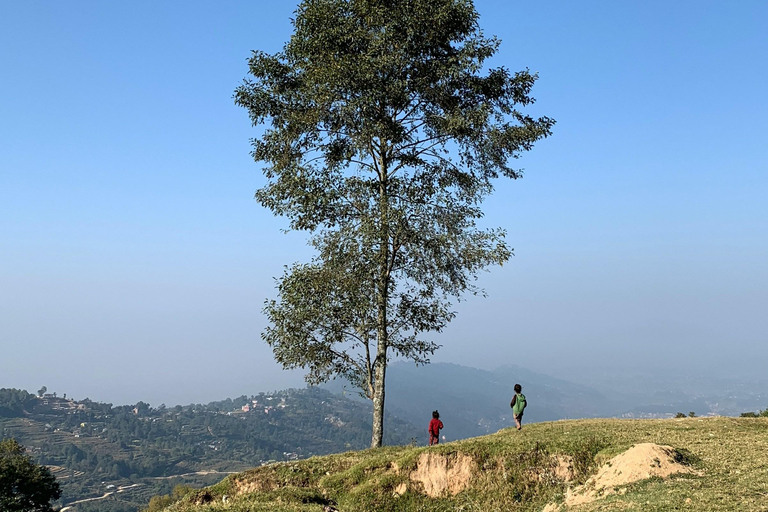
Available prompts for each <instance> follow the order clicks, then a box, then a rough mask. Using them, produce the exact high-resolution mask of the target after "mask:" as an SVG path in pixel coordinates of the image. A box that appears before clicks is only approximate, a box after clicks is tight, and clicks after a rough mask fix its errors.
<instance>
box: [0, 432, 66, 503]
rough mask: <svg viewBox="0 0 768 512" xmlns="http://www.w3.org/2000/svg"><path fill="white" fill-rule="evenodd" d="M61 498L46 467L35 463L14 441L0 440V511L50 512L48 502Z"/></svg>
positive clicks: (53, 478)
mask: <svg viewBox="0 0 768 512" xmlns="http://www.w3.org/2000/svg"><path fill="white" fill-rule="evenodd" d="M60 497H61V490H60V489H59V484H58V483H57V482H56V478H55V477H54V476H53V475H52V474H51V472H50V471H49V470H48V468H47V467H45V466H40V465H38V464H35V463H34V462H33V461H32V459H31V458H30V457H29V456H28V455H27V454H26V453H24V447H23V446H22V445H20V444H19V443H17V442H16V441H15V440H14V439H3V440H2V441H0V510H2V511H3V512H52V511H53V508H51V501H54V500H57V499H59V498H60Z"/></svg>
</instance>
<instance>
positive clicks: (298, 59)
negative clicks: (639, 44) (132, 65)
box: [235, 0, 554, 446]
mask: <svg viewBox="0 0 768 512" xmlns="http://www.w3.org/2000/svg"><path fill="white" fill-rule="evenodd" d="M293 24H294V33H293V35H292V36H291V39H290V40H289V41H288V42H287V43H286V45H285V46H284V48H283V51H282V52H280V53H277V54H275V55H269V54H266V53H264V52H260V51H256V52H254V53H253V56H252V57H251V59H250V61H249V64H250V75H251V77H250V78H249V79H247V80H245V82H244V83H243V84H242V85H241V86H240V87H239V88H238V89H237V90H236V93H235V100H236V103H237V104H238V105H240V106H243V107H245V108H246V109H247V110H248V112H249V115H250V117H251V119H252V121H253V123H254V124H255V125H261V124H266V125H268V126H267V128H266V130H265V131H264V134H263V135H262V136H261V137H260V138H259V139H256V140H254V141H253V147H254V151H253V156H254V158H255V159H256V160H257V161H261V162H264V163H265V167H264V174H265V176H266V177H267V180H268V182H267V184H266V186H264V187H263V188H262V189H260V190H258V191H257V192H256V198H257V199H258V200H259V201H260V202H261V204H262V205H263V206H265V207H267V208H269V209H270V210H272V211H273V212H274V213H275V214H276V215H281V216H285V217H287V219H288V220H289V225H290V227H291V228H292V229H296V230H304V231H308V232H310V233H312V238H311V243H312V245H313V246H314V248H315V249H316V250H317V255H316V257H315V258H314V259H313V260H312V261H311V262H310V263H301V264H298V263H297V264H294V265H293V266H290V267H289V268H287V270H286V271H285V273H284V275H283V276H282V277H281V278H280V279H279V280H278V295H279V297H278V299H276V300H270V301H268V302H267V303H266V306H265V309H264V311H265V313H266V315H267V316H268V318H269V320H270V326H269V327H268V328H267V329H266V330H265V331H264V333H263V338H264V340H265V341H266V342H267V343H268V344H269V345H270V346H271V347H272V349H273V352H274V355H275V358H276V360H277V361H278V362H279V363H281V364H282V365H283V366H284V367H286V368H296V367H301V368H306V369H307V370H308V374H307V381H308V382H310V383H319V382H324V381H327V380H328V379H330V378H331V377H333V376H335V375H342V376H344V377H345V378H346V379H348V380H349V381H350V382H352V383H353V384H354V385H356V386H359V388H360V389H361V390H362V393H363V394H364V395H365V396H367V397H368V398H370V399H372V400H373V402H374V423H373V433H374V435H373V442H372V444H373V445H374V446H376V445H379V444H380V443H381V433H382V432H381V431H382V425H381V422H382V419H383V403H384V378H385V368H386V365H387V362H388V358H390V357H391V356H393V355H394V356H399V357H402V358H405V359H410V360H413V361H415V362H416V363H417V364H423V363H427V362H428V361H429V356H430V355H432V354H433V353H434V352H435V350H437V349H438V348H439V345H437V344H436V343H435V342H434V341H433V340H432V339H430V337H429V336H430V333H435V332H440V331H442V330H443V329H444V328H445V326H446V325H447V324H448V323H449V322H450V321H451V320H452V319H453V317H454V315H455V313H454V311H453V310H452V301H453V300H458V299H459V298H460V297H461V296H462V295H463V294H465V293H467V292H468V293H475V294H477V293H482V290H480V289H478V288H477V286H476V285H475V279H476V278H477V276H478V273H479V272H481V271H482V270H484V269H486V268H487V267H488V266H490V265H495V264H503V263H504V262H506V261H507V260H508V258H509V257H510V255H511V250H510V249H509V248H508V247H507V245H506V243H505V242H504V235H505V233H504V231H503V230H502V229H488V230H486V229H480V228H479V227H478V226H477V224H476V222H477V220H478V219H480V218H481V217H482V215H483V212H482V210H481V208H480V204H481V203H482V200H483V199H484V198H485V197H487V196H488V194H490V193H491V192H492V191H493V181H494V180H495V179H496V178H498V177H500V176H504V177H508V178H513V179H514V178H518V177H520V176H521V170H520V169H515V168H513V167H511V166H510V162H511V161H512V160H514V159H515V158H517V157H519V156H520V154H521V153H522V152H524V151H527V150H529V149H531V148H532V146H533V144H534V142H536V141H537V140H539V139H541V138H543V137H546V136H548V135H549V134H550V130H551V128H552V126H553V124H554V121H553V120H552V119H550V118H547V117H541V118H538V119H534V118H532V117H530V116H529V115H526V114H524V113H523V112H522V111H521V108H523V107H525V106H528V105H530V104H531V103H532V102H533V101H534V100H533V98H532V97H531V96H530V92H531V88H532V87H533V84H534V82H535V81H536V79H537V77H536V75H534V74H531V73H529V72H528V71H527V70H526V71H520V72H517V73H514V74H513V73H510V72H509V71H508V70H506V69H505V68H491V69H488V70H486V63H487V59H489V58H490V57H491V56H493V55H494V54H495V53H496V51H497V49H498V46H499V41H498V40H496V39H495V38H488V37H485V36H484V35H483V33H482V32H481V31H480V29H479V26H478V14H477V12H476V11H475V8H474V6H473V4H472V2H471V1H467V0H409V1H405V0H396V1H392V0H305V1H303V2H301V3H300V5H299V7H298V9H297V12H296V17H295V19H294V21H293Z"/></svg>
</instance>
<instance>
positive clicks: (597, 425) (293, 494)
mask: <svg viewBox="0 0 768 512" xmlns="http://www.w3.org/2000/svg"><path fill="white" fill-rule="evenodd" d="M766 433H768V420H766V419H749V418H738V419H736V418H722V417H720V418H684V419H668V420H617V419H613V420H601V419H589V420H568V421H557V422H549V423H539V424H535V425H530V426H528V427H526V428H524V429H523V430H522V431H521V432H517V431H514V430H511V429H506V430H502V431H500V432H498V433H496V434H492V435H488V436H485V437H479V438H474V439H468V440H464V441H457V442H453V443H448V444H445V445H440V446H437V447H429V448H413V447H410V448H409V447H388V448H382V449H377V450H366V451H361V452H350V453H345V454H339V455H331V456H325V457H314V458H311V459H308V460H303V461H297V462H286V463H279V464H272V465H268V466H264V467H261V468H256V469H253V470H250V471H247V472H244V473H240V474H237V475H232V476H229V477H227V478H226V479H224V480H223V481H222V482H220V483H219V484H217V485H215V486H213V487H210V488H207V489H203V490H198V491H193V492H191V493H190V494H188V495H186V496H185V497H183V498H182V499H181V500H179V501H177V502H176V503H174V504H172V505H170V506H168V507H167V508H166V509H165V510H166V511H167V512H198V511H200V512H202V511H203V510H205V511H206V512H216V511H223V510H227V511H229V512H233V511H237V512H241V511H242V512H244V511H249V512H259V511H277V512H288V511H290V512H298V511H301V512H320V511H323V510H338V511H339V512H353V511H372V510H377V511H446V512H447V511H454V510H465V511H489V512H490V511H520V512H533V511H537V512H538V511H546V512H555V511H558V512H565V511H567V510H571V509H577V510H578V511H579V512H589V511H597V510H637V511H640V510H642V511H659V512H660V511H673V510H674V511H678V510H707V511H756V510H765V509H766V508H767V507H768V498H766V495H767V493H766V490H768V473H766V472H765V471H764V468H765V467H766V465H768V456H767V455H766V454H765V447H766V444H767V443H768V441H767V440H766V439H767V437H766ZM585 484H586V485H585Z"/></svg>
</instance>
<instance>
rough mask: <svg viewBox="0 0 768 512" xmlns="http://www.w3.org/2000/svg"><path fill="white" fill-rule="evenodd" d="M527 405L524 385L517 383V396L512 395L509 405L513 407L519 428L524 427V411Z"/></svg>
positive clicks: (513, 415) (513, 414) (513, 413)
mask: <svg viewBox="0 0 768 512" xmlns="http://www.w3.org/2000/svg"><path fill="white" fill-rule="evenodd" d="M527 405H528V401H527V400H526V399H525V395H524V394H523V387H522V386H521V385H520V384H515V396H513V397H512V401H511V402H510V403H509V406H510V407H511V408H512V417H513V418H514V419H515V426H516V427H517V430H520V429H521V428H523V411H525V407H526V406H527Z"/></svg>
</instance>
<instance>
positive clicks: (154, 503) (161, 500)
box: [144, 485, 193, 512]
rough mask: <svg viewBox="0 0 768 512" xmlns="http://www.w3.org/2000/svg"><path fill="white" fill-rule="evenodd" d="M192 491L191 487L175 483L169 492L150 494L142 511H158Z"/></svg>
mask: <svg viewBox="0 0 768 512" xmlns="http://www.w3.org/2000/svg"><path fill="white" fill-rule="evenodd" d="M192 492H193V489H192V488H191V487H189V486H186V485H177V486H176V487H174V488H173V491H171V494H164V495H162V496H152V498H151V499H150V500H149V505H148V506H147V508H146V509H144V512H159V511H161V510H163V509H164V508H166V507H167V506H168V505H170V504H171V503H175V502H177V501H179V500H180V499H182V498H184V497H185V496H186V495H188V494H190V493H192Z"/></svg>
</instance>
